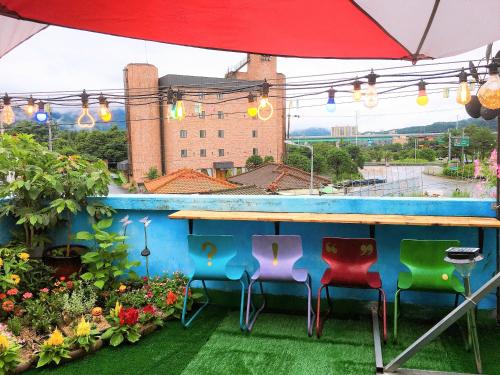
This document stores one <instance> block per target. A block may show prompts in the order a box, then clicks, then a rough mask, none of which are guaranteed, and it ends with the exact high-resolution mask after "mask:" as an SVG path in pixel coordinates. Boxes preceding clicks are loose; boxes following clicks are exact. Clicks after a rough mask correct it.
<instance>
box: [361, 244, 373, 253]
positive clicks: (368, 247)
mask: <svg viewBox="0 0 500 375" xmlns="http://www.w3.org/2000/svg"><path fill="white" fill-rule="evenodd" d="M372 254H373V245H371V244H370V245H361V255H363V256H364V255H372Z"/></svg>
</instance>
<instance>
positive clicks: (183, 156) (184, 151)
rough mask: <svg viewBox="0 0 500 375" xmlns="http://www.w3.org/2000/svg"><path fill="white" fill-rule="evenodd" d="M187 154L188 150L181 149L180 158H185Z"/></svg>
mask: <svg viewBox="0 0 500 375" xmlns="http://www.w3.org/2000/svg"><path fill="white" fill-rule="evenodd" d="M187 156H188V150H186V149H183V150H181V158H187Z"/></svg>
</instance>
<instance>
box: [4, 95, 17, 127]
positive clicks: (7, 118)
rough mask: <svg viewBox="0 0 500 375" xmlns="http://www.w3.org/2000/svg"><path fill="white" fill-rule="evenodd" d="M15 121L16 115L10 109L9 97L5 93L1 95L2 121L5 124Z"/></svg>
mask: <svg viewBox="0 0 500 375" xmlns="http://www.w3.org/2000/svg"><path fill="white" fill-rule="evenodd" d="M14 121H16V115H15V114H14V111H13V110H12V106H11V104H10V97H9V96H8V95H7V94H5V96H4V97H3V110H2V122H3V123H4V124H5V125H12V124H13V123H14Z"/></svg>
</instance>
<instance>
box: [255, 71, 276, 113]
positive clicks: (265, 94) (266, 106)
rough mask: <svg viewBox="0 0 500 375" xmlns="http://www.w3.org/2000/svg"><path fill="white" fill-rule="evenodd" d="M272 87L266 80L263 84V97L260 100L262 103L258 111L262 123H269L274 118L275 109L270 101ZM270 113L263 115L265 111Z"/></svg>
mask: <svg viewBox="0 0 500 375" xmlns="http://www.w3.org/2000/svg"><path fill="white" fill-rule="evenodd" d="M270 87H271V85H269V83H267V80H265V79H264V82H263V83H262V95H261V98H260V103H259V108H258V109H257V116H259V119H260V120H262V121H267V120H269V119H270V118H271V117H272V116H273V112H274V108H273V105H272V104H271V102H270V101H269V88H270ZM266 110H267V111H268V112H269V113H268V115H267V116H265V115H264V114H263V113H265V111H266Z"/></svg>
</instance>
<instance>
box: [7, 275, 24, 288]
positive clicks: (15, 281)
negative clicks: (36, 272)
mask: <svg viewBox="0 0 500 375" xmlns="http://www.w3.org/2000/svg"><path fill="white" fill-rule="evenodd" d="M9 277H10V279H11V280H12V281H13V282H14V284H16V285H17V284H19V282H20V281H21V278H20V277H19V276H18V275H15V274H12V275H10V276H9Z"/></svg>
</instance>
